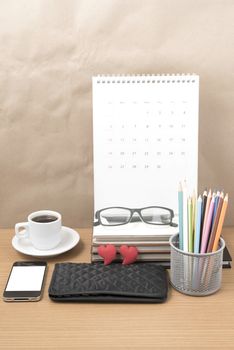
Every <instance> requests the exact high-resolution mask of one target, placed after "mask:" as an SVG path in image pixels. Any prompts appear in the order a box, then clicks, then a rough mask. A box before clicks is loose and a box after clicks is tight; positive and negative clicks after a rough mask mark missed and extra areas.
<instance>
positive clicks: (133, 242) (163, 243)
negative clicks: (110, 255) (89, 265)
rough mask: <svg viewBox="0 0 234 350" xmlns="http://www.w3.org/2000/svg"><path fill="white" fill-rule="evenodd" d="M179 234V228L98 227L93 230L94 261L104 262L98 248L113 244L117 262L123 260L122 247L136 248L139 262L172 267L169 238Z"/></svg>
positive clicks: (137, 225)
mask: <svg viewBox="0 0 234 350" xmlns="http://www.w3.org/2000/svg"><path fill="white" fill-rule="evenodd" d="M177 232H178V227H176V228H175V227H170V226H162V227H156V226H154V225H147V224H144V223H137V224H135V223H129V224H127V225H123V226H116V227H105V226H102V225H100V226H96V227H94V229H93V241H92V261H93V262H96V261H102V260H103V259H102V257H100V256H99V255H98V246H100V245H106V244H113V245H114V246H115V247H116V249H117V257H116V261H120V260H121V256H120V254H119V253H118V252H119V248H120V246H121V245H124V244H125V245H128V246H134V247H136V248H137V250H138V257H137V261H155V262H158V263H159V264H160V265H163V266H166V267H169V266H170V244H169V238H170V237H171V235H173V234H174V233H177Z"/></svg>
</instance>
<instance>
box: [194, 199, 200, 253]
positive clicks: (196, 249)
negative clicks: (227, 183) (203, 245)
mask: <svg viewBox="0 0 234 350" xmlns="http://www.w3.org/2000/svg"><path fill="white" fill-rule="evenodd" d="M201 218H202V197H201V196H199V197H198V200H197V210H196V227H195V234H194V253H196V254H198V253H199V251H200V233H201Z"/></svg>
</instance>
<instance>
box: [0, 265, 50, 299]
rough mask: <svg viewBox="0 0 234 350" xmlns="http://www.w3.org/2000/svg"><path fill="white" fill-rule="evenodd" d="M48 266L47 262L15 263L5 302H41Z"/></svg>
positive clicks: (6, 290) (4, 296) (5, 294)
mask: <svg viewBox="0 0 234 350" xmlns="http://www.w3.org/2000/svg"><path fill="white" fill-rule="evenodd" d="M46 266H47V264H46V262H38V261H36V262H35V261H34V262H32V261H31V262H28V261H25V262H23V261H18V262H15V263H14V264H13V266H12V269H11V273H10V276H9V278H8V281H7V284H6V288H5V291H4V293H3V299H4V300H5V301H36V300H40V297H41V290H42V287H43V281H44V276H45V271H46Z"/></svg>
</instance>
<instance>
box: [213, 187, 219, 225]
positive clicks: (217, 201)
mask: <svg viewBox="0 0 234 350" xmlns="http://www.w3.org/2000/svg"><path fill="white" fill-rule="evenodd" d="M219 196H220V192H219V191H218V192H217V193H216V196H215V204H214V212H213V217H212V226H213V224H214V219H215V215H216V211H217V208H218V203H219Z"/></svg>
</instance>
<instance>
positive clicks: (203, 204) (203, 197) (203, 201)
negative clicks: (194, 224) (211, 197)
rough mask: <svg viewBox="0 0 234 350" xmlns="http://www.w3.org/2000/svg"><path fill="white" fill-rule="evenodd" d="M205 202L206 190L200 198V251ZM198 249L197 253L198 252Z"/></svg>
mask: <svg viewBox="0 0 234 350" xmlns="http://www.w3.org/2000/svg"><path fill="white" fill-rule="evenodd" d="M206 202H207V190H205V191H204V192H203V196H202V209H201V210H202V212H201V228H200V249H201V238H202V231H203V225H204V218H205V211H206ZM200 249H199V252H200Z"/></svg>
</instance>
